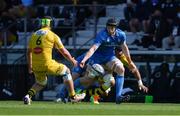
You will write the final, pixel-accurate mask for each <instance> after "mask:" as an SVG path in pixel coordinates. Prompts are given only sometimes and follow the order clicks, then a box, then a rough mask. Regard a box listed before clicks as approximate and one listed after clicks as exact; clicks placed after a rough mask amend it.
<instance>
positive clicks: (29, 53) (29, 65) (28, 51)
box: [26, 35, 33, 74]
mask: <svg viewBox="0 0 180 116" xmlns="http://www.w3.org/2000/svg"><path fill="white" fill-rule="evenodd" d="M32 38H33V35H32V36H31V38H30V40H29V45H28V49H27V52H26V57H27V62H28V72H29V73H30V74H31V73H32V72H33V71H32Z"/></svg>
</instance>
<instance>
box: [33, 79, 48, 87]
mask: <svg viewBox="0 0 180 116" xmlns="http://www.w3.org/2000/svg"><path fill="white" fill-rule="evenodd" d="M36 84H37V85H38V86H42V87H45V86H46V85H47V79H46V80H44V81H36Z"/></svg>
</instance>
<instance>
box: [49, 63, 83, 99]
mask: <svg viewBox="0 0 180 116" xmlns="http://www.w3.org/2000/svg"><path fill="white" fill-rule="evenodd" d="M48 73H49V74H55V75H61V76H63V80H64V84H65V85H66V86H67V88H68V91H69V97H70V98H71V100H72V101H73V102H76V101H80V100H82V99H84V97H85V94H82V95H76V94H75V90H74V84H73V80H72V76H71V73H70V70H69V68H68V67H67V66H65V65H64V64H61V63H57V62H55V61H54V62H51V64H50V65H49V66H48Z"/></svg>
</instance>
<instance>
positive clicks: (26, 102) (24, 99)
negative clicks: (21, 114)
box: [23, 95, 31, 105]
mask: <svg viewBox="0 0 180 116" xmlns="http://www.w3.org/2000/svg"><path fill="white" fill-rule="evenodd" d="M23 101H24V104H26V105H31V98H29V95H26V96H25V97H24V98H23Z"/></svg>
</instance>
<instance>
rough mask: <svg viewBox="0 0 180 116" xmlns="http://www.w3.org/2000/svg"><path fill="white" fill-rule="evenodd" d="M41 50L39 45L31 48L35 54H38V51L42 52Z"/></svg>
mask: <svg viewBox="0 0 180 116" xmlns="http://www.w3.org/2000/svg"><path fill="white" fill-rule="evenodd" d="M42 51H43V49H42V48H41V47H35V48H34V49H33V52H34V53H35V54H40V53H42Z"/></svg>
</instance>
